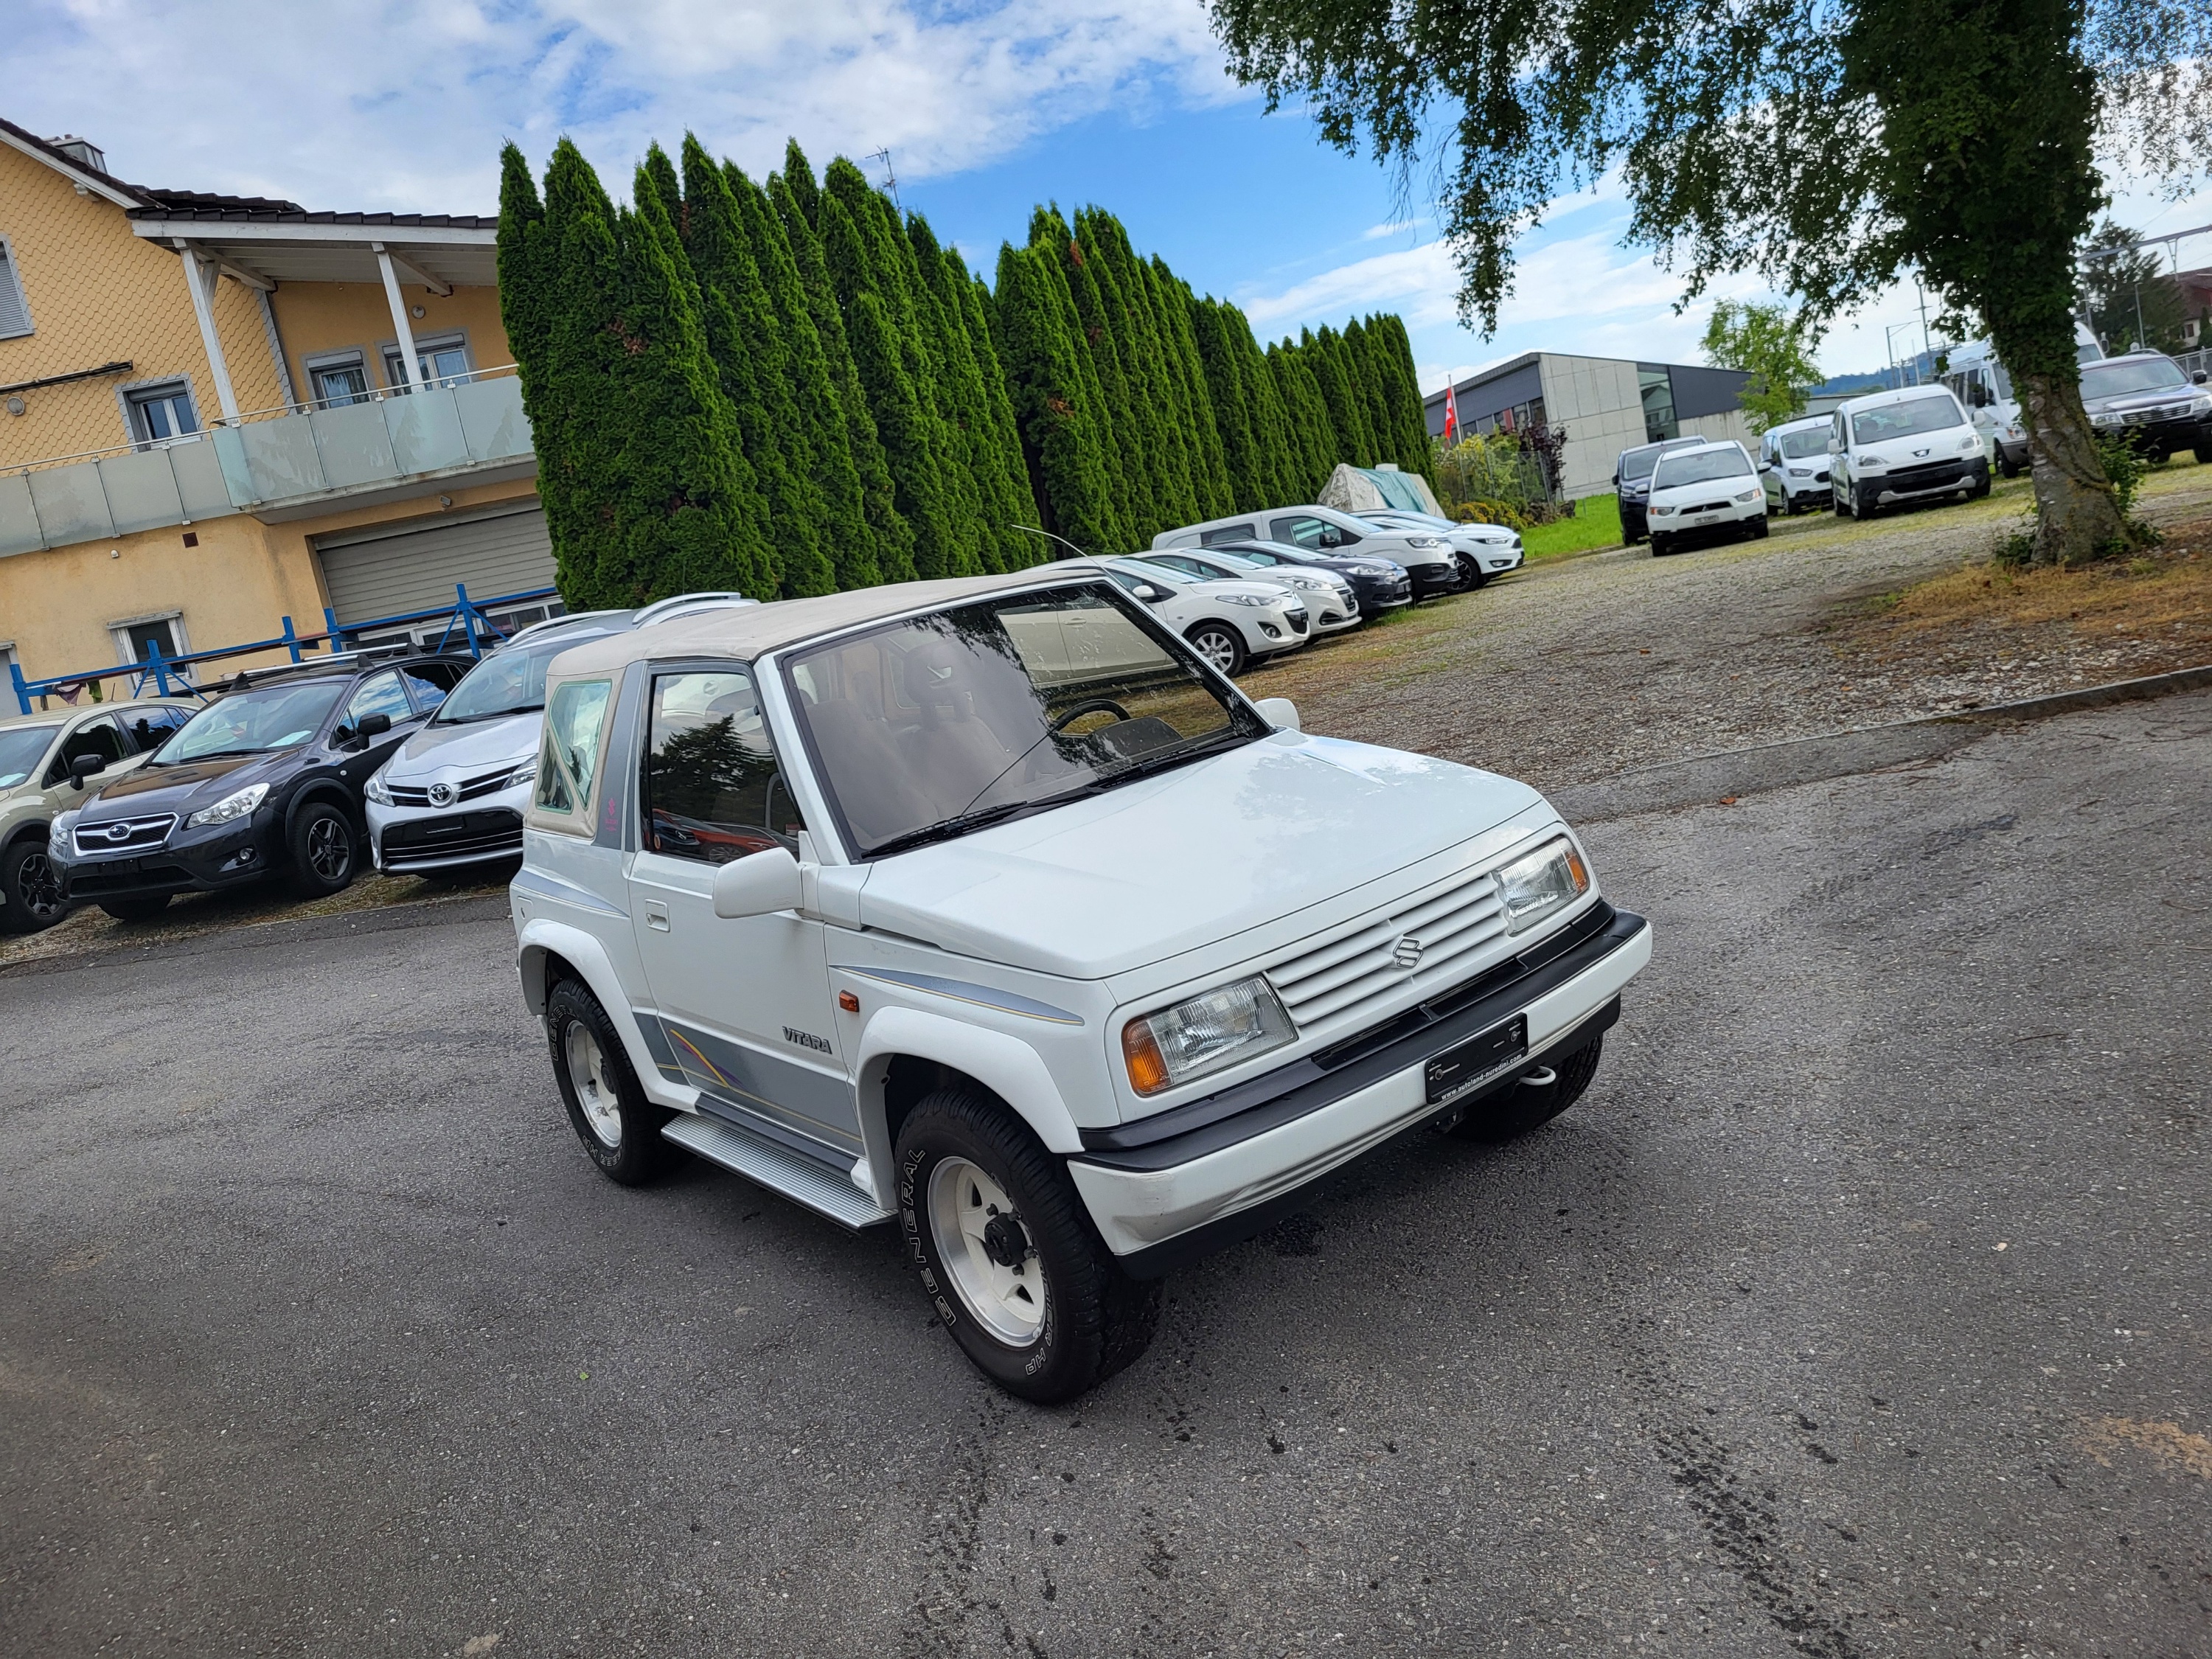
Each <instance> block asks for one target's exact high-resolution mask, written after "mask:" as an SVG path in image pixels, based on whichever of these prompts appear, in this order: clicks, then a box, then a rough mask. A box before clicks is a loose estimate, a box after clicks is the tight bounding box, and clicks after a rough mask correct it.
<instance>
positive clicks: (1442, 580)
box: [1406, 559, 1467, 599]
mask: <svg viewBox="0 0 2212 1659" xmlns="http://www.w3.org/2000/svg"><path fill="white" fill-rule="evenodd" d="M1406 574H1407V575H1408V576H1410V577H1412V578H1413V597H1414V598H1415V599H1435V598H1437V596H1438V595H1439V594H1443V593H1456V592H1459V591H1460V589H1462V587H1465V586H1467V577H1466V576H1465V574H1462V571H1461V570H1460V568H1459V561H1458V560H1456V559H1452V560H1449V561H1447V562H1445V563H1443V564H1416V565H1408V566H1407V568H1406Z"/></svg>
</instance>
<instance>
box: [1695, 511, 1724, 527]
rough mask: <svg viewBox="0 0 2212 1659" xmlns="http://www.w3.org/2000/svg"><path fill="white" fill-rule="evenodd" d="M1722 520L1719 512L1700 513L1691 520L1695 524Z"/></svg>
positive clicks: (1716, 522)
mask: <svg viewBox="0 0 2212 1659" xmlns="http://www.w3.org/2000/svg"><path fill="white" fill-rule="evenodd" d="M1720 521H1721V515H1720V514H1719V513H1699V514H1698V516H1697V517H1696V518H1694V519H1692V520H1690V522H1691V523H1692V524H1694V525H1708V524H1718V523H1719V522H1720Z"/></svg>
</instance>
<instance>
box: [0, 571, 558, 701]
mask: <svg viewBox="0 0 2212 1659" xmlns="http://www.w3.org/2000/svg"><path fill="white" fill-rule="evenodd" d="M556 597H557V591H556V589H553V588H550V587H533V588H530V589H527V590H526V591H525V592H520V593H502V594H501V595H499V597H497V598H496V599H471V598H470V597H469V590H468V587H467V586H466V585H465V584H464V583H461V582H455V583H454V584H453V599H454V603H453V604H452V605H439V606H436V607H435V608H433V609H431V610H428V611H404V612H403V613H401V614H400V615H398V616H396V617H374V618H372V619H371V620H369V621H368V622H356V623H345V624H343V626H341V625H340V624H339V622H338V619H337V614H336V613H335V612H333V611H331V609H330V608H329V607H328V606H327V605H326V606H325V607H324V609H323V632H321V633H319V634H301V633H299V632H297V631H296V630H295V629H294V628H293V626H292V619H291V618H290V617H285V618H284V631H283V633H281V634H279V635H276V637H275V638H274V639H267V640H255V641H252V643H250V644H247V645H227V646H224V647H222V648H221V649H220V650H216V651H194V652H191V653H187V654H185V655H184V656H178V657H172V656H169V655H167V654H166V653H164V652H163V651H162V649H161V642H160V641H158V640H149V641H147V645H146V652H147V654H146V655H145V656H143V657H142V658H141V659H139V660H137V662H129V663H116V664H110V665H105V666H102V667H100V668H95V669H92V670H90V671H88V672H85V673H82V674H56V675H52V676H50V677H49V678H45V679H38V680H30V679H25V678H23V667H22V665H21V663H16V662H10V663H9V665H8V675H9V678H10V679H11V680H13V681H14V682H15V704H16V707H17V708H20V709H21V711H22V712H23V713H24V714H33V713H35V712H36V711H35V710H34V709H33V708H32V707H31V699H32V698H33V697H40V698H44V697H53V696H58V697H62V698H64V699H65V700H69V701H74V700H75V698H76V696H77V694H79V693H81V692H82V691H84V690H87V689H88V688H96V687H97V686H99V685H100V683H101V682H102V681H104V680H121V681H123V682H124V683H125V684H127V685H128V686H129V687H130V690H128V691H127V692H125V697H143V696H146V695H147V692H146V688H147V687H148V686H149V685H152V686H155V687H156V688H157V689H158V691H159V694H160V695H161V696H165V697H167V696H173V695H175V694H176V693H177V692H179V691H180V690H181V691H183V692H185V693H186V694H187V695H189V696H196V697H203V698H204V696H206V695H207V694H206V693H205V692H204V691H202V690H200V688H199V687H198V686H197V685H196V684H193V683H192V682H193V676H192V674H191V670H192V668H193V667H195V666H196V665H198V664H200V663H205V662H219V661H222V659H225V658H227V657H247V656H256V655H258V654H260V653H263V652H268V651H283V652H285V653H288V654H289V656H290V658H291V659H292V660H293V661H294V662H305V661H307V656H308V653H312V652H313V650H314V648H315V647H318V646H326V647H328V648H329V651H330V652H331V653H332V654H336V653H339V652H343V651H346V650H348V649H349V648H350V647H349V644H348V641H349V640H358V639H360V638H361V637H362V635H365V634H367V635H374V634H377V633H380V632H382V631H383V630H385V629H392V628H404V627H409V626H410V625H412V624H414V623H431V622H436V621H438V620H439V619H440V618H441V617H443V618H444V619H445V623H446V626H445V631H444V632H443V633H441V634H440V635H439V636H438V642H437V644H436V645H435V646H434V647H431V648H432V649H433V650H436V651H443V650H444V649H445V648H446V647H447V645H448V644H449V643H451V642H452V641H453V637H454V635H455V634H456V632H458V633H459V635H460V638H461V639H462V641H465V643H466V644H467V646H468V649H469V654H470V655H471V656H472V657H481V656H483V653H484V650H485V647H487V646H488V645H497V644H498V643H499V642H500V641H501V640H504V639H505V638H506V637H507V634H506V631H505V630H504V629H501V628H500V627H498V626H497V625H496V624H495V623H493V621H492V620H491V618H490V617H489V616H487V615H486V614H485V613H486V612H487V611H503V610H508V609H511V608H512V607H513V606H515V605H531V604H534V603H536V602H538V601H540V600H544V599H553V598H556Z"/></svg>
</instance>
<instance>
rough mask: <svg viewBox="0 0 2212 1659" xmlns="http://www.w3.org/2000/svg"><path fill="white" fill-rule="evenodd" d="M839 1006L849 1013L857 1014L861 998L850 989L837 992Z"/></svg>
mask: <svg viewBox="0 0 2212 1659" xmlns="http://www.w3.org/2000/svg"><path fill="white" fill-rule="evenodd" d="M837 1006H839V1007H840V1008H842V1009H843V1010H844V1011H845V1012H847V1013H848V1014H857V1013H859V1012H860V998H858V997H856V996H854V994H852V993H851V992H850V991H840V992H838V993H837Z"/></svg>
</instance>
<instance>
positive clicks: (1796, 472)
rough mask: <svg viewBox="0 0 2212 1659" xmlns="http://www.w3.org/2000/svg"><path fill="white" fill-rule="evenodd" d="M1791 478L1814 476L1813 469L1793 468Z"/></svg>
mask: <svg viewBox="0 0 2212 1659" xmlns="http://www.w3.org/2000/svg"><path fill="white" fill-rule="evenodd" d="M1812 476H1813V469H1812V468H1811V467H1809V466H1793V467H1791V468H1790V477H1793V478H1809V477H1812Z"/></svg>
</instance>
